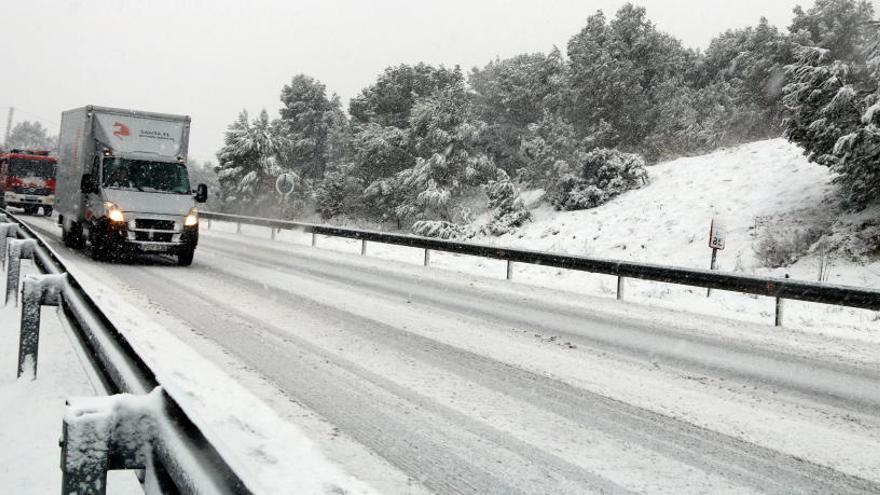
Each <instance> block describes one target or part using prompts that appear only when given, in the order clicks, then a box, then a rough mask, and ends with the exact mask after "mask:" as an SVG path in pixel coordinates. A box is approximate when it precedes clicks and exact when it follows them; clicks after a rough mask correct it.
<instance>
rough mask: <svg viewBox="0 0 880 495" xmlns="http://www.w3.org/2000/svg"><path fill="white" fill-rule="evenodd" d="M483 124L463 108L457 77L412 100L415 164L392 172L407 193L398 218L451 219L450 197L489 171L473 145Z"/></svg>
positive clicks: (490, 165)
mask: <svg viewBox="0 0 880 495" xmlns="http://www.w3.org/2000/svg"><path fill="white" fill-rule="evenodd" d="M484 127H485V124H483V123H482V122H479V121H477V120H475V119H473V116H472V115H471V114H470V113H469V111H468V94H467V90H466V88H465V84H464V81H463V79H461V78H459V80H458V81H457V83H456V84H454V85H451V86H450V87H447V88H445V89H441V90H439V91H438V92H436V93H435V94H434V95H432V96H429V97H427V98H422V99H420V100H418V101H417V102H416V104H415V105H414V107H413V110H412V114H411V117H410V136H411V138H412V140H413V149H414V151H415V155H416V163H415V166H414V167H412V168H409V169H406V170H404V171H402V172H400V173H399V174H398V177H399V179H400V184H401V185H402V186H403V187H404V188H405V190H406V191H407V195H406V198H405V200H404V201H403V202H402V203H401V204H400V205H399V206H398V207H397V208H396V211H397V214H398V216H399V217H400V218H410V219H414V220H424V219H435V220H446V221H450V220H454V219H455V218H454V211H453V208H452V204H451V203H450V200H451V198H453V197H454V196H457V195H459V194H460V193H461V192H462V191H463V189H464V188H465V187H467V186H475V185H477V184H479V183H480V182H481V181H482V180H485V179H486V178H488V177H490V175H489V174H492V173H494V170H495V165H494V163H492V160H491V159H490V158H489V157H488V156H487V155H486V154H485V153H483V152H482V151H481V150H480V149H479V147H478V144H479V142H480V133H481V131H482V130H483V128H484Z"/></svg>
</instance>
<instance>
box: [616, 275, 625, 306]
mask: <svg viewBox="0 0 880 495" xmlns="http://www.w3.org/2000/svg"><path fill="white" fill-rule="evenodd" d="M623 280H624V278H623V277H621V276H620V275H618V276H617V300H618V301H622V300H623Z"/></svg>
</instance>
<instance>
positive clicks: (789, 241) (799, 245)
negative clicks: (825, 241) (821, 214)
mask: <svg viewBox="0 0 880 495" xmlns="http://www.w3.org/2000/svg"><path fill="white" fill-rule="evenodd" d="M821 237H822V230H821V229H819V228H813V227H807V228H797V227H794V228H786V227H784V226H782V225H777V226H775V227H774V228H765V229H764V231H763V232H762V233H761V236H760V238H759V239H758V242H757V243H756V244H755V247H754V251H755V257H756V258H757V259H758V262H760V263H761V264H762V265H763V266H765V267H767V268H780V267H783V266H789V265H791V264H792V263H795V262H796V261H797V260H798V259H800V258H801V256H804V255H805V254H807V252H809V250H810V247H811V246H812V245H813V244H814V243H816V242H817V241H818V240H819V239H820V238H821Z"/></svg>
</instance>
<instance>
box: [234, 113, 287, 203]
mask: <svg viewBox="0 0 880 495" xmlns="http://www.w3.org/2000/svg"><path fill="white" fill-rule="evenodd" d="M278 127H279V125H278V123H277V122H272V121H270V120H269V114H268V113H267V112H266V110H263V111H262V112H260V116H259V117H257V118H256V119H254V120H253V121H250V120H248V114H247V111H244V110H243V111H242V112H241V113H240V114H239V116H238V119H236V121H235V122H233V123H232V124H230V125H229V128H228V129H227V131H226V136H225V138H224V145H223V147H222V148H221V149H220V151H219V152H218V153H217V160H218V162H219V165H218V166H217V175H218V178H219V181H220V190H221V194H222V196H223V205H224V209H225V210H226V211H234V212H241V213H257V212H261V213H264V214H267V213H268V211H267V210H268V207H269V205H270V202H271V199H272V198H273V195H274V189H275V179H276V178H277V177H278V176H279V175H280V174H281V173H283V172H285V171H288V170H286V169H285V168H284V167H283V166H282V164H281V161H280V159H279V155H280V153H281V152H282V150H284V149H286V147H287V146H288V145H289V142H288V140H287V139H286V138H285V137H284V136H283V135H282V133H280V132H279V128H278Z"/></svg>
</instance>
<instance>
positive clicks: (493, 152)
mask: <svg viewBox="0 0 880 495" xmlns="http://www.w3.org/2000/svg"><path fill="white" fill-rule="evenodd" d="M468 81H469V84H470V87H471V90H472V91H473V93H474V98H473V104H474V112H475V114H476V116H477V118H479V119H480V120H482V121H484V122H486V124H487V125H486V129H485V132H484V139H485V149H486V151H487V152H488V153H489V155H490V156H491V157H492V159H493V160H494V161H495V163H496V164H497V165H498V166H499V167H501V168H503V169H505V170H507V171H508V172H515V171H516V170H517V169H519V168H522V167H523V166H524V165H525V160H524V158H523V157H522V155H521V154H520V145H521V140H522V137H523V136H524V135H525V134H527V133H528V126H529V125H530V124H533V123H536V122H538V121H540V120H541V118H542V116H543V113H544V110H545V109H548V108H552V107H553V105H554V103H555V98H556V97H557V96H558V95H560V94H561V93H563V92H564V91H565V87H566V86H567V84H568V83H567V80H566V76H565V63H564V61H563V59H562V54H561V53H560V52H559V50H558V49H556V48H554V49H553V51H552V52H550V54H549V55H544V54H542V53H535V54H523V55H517V56H515V57H511V58H509V59H505V60H500V59H496V60H495V61H492V62H490V63H489V64H488V65H486V67H484V68H483V69H477V68H474V69H473V71H472V72H471V74H470V77H469V78H468Z"/></svg>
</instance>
